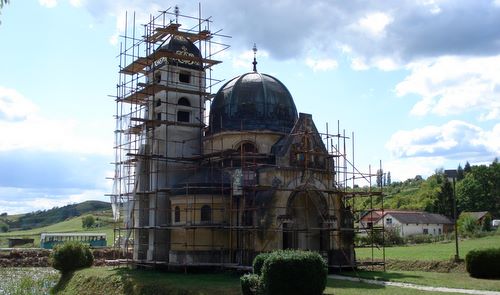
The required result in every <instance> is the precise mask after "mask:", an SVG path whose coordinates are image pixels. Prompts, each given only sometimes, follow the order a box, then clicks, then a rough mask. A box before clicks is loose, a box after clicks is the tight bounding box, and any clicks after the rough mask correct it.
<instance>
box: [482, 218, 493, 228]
mask: <svg viewBox="0 0 500 295" xmlns="http://www.w3.org/2000/svg"><path fill="white" fill-rule="evenodd" d="M481 230H482V231H491V216H489V215H486V216H485V217H484V218H483V222H482V223H481Z"/></svg>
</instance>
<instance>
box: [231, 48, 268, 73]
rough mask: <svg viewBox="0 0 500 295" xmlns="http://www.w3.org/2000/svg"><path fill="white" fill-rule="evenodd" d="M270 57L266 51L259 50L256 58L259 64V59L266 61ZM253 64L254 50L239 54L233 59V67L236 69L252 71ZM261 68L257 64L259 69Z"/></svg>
mask: <svg viewBox="0 0 500 295" xmlns="http://www.w3.org/2000/svg"><path fill="white" fill-rule="evenodd" d="M268 57H269V52H268V51H266V50H261V49H259V50H258V51H257V53H256V58H257V62H259V59H260V58H262V59H266V58H268ZM252 62H253V51H252V50H246V51H243V52H241V53H240V54H238V55H237V56H236V57H233V59H232V65H233V67H234V68H242V69H248V70H251V69H252V67H253V66H252ZM258 68H259V65H258V64H257V69H258Z"/></svg>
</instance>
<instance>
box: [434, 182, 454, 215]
mask: <svg viewBox="0 0 500 295" xmlns="http://www.w3.org/2000/svg"><path fill="white" fill-rule="evenodd" d="M434 212H435V213H439V214H443V215H444V216H447V217H448V218H450V219H453V187H452V184H451V182H449V181H448V179H447V178H446V177H444V181H443V182H442V184H441V190H440V191H439V193H438V194H437V198H436V199H435V201H434Z"/></svg>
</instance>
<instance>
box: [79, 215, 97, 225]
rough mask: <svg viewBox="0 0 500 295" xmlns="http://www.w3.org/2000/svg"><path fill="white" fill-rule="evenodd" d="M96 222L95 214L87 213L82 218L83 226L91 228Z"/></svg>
mask: <svg viewBox="0 0 500 295" xmlns="http://www.w3.org/2000/svg"><path fill="white" fill-rule="evenodd" d="M94 224H95V218H94V216H93V215H87V216H85V217H83V218H82V227H83V228H91V227H92V226H94Z"/></svg>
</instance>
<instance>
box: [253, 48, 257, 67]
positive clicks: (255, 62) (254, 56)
mask: <svg viewBox="0 0 500 295" xmlns="http://www.w3.org/2000/svg"><path fill="white" fill-rule="evenodd" d="M252 50H253V63H252V64H253V71H254V72H257V58H256V57H257V44H255V43H254V44H253V48H252Z"/></svg>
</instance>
